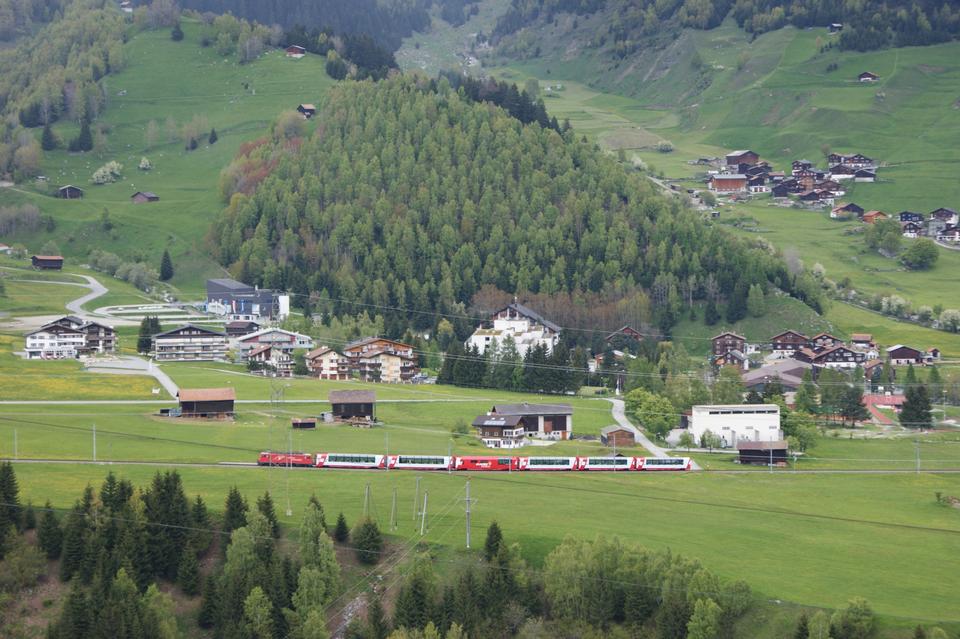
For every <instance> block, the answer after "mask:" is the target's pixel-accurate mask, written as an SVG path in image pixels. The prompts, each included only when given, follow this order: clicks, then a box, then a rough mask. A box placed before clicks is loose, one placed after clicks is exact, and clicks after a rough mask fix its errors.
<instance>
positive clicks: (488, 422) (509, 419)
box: [473, 415, 523, 428]
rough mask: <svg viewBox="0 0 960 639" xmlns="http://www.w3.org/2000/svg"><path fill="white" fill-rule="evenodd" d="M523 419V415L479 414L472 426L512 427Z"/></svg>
mask: <svg viewBox="0 0 960 639" xmlns="http://www.w3.org/2000/svg"><path fill="white" fill-rule="evenodd" d="M521 420H523V415H479V416H478V417H477V418H476V419H474V420H473V425H474V426H506V427H509V428H513V427H514V426H516V425H517V424H519V423H520V422H521Z"/></svg>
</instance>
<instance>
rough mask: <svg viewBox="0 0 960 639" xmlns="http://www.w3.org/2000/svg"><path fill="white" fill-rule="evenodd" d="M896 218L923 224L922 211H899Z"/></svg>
mask: <svg viewBox="0 0 960 639" xmlns="http://www.w3.org/2000/svg"><path fill="white" fill-rule="evenodd" d="M897 218H898V219H899V220H900V221H901V222H916V223H917V224H921V225H922V224H923V221H924V220H923V213H914V212H913V211H900V212H899V213H897Z"/></svg>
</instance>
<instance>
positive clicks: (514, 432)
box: [472, 413, 527, 448]
mask: <svg viewBox="0 0 960 639" xmlns="http://www.w3.org/2000/svg"><path fill="white" fill-rule="evenodd" d="M472 426H473V427H474V428H476V429H477V436H478V437H479V438H480V439H481V441H483V444H484V446H486V447H488V448H520V447H521V446H523V445H524V444H526V443H527V440H526V437H525V435H524V433H525V432H526V418H525V417H524V416H523V415H491V414H489V413H487V414H486V415H479V416H477V417H476V418H475V419H474V420H473V423H472Z"/></svg>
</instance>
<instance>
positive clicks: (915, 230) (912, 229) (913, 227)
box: [900, 222, 923, 238]
mask: <svg viewBox="0 0 960 639" xmlns="http://www.w3.org/2000/svg"><path fill="white" fill-rule="evenodd" d="M900 232H901V233H902V234H903V236H904V237H910V238H917V237H920V235H921V234H922V233H923V226H921V225H920V224H919V223H917V222H901V223H900Z"/></svg>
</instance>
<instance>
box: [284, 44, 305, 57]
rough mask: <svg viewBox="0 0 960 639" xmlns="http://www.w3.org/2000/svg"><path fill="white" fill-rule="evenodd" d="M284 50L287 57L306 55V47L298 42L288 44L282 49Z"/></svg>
mask: <svg viewBox="0 0 960 639" xmlns="http://www.w3.org/2000/svg"><path fill="white" fill-rule="evenodd" d="M284 52H285V53H286V55H287V57H288V58H297V59H299V58H302V57H303V56H305V55H307V49H306V48H305V47H301V46H300V45H299V44H291V45H289V46H288V47H287V48H286V49H284Z"/></svg>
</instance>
